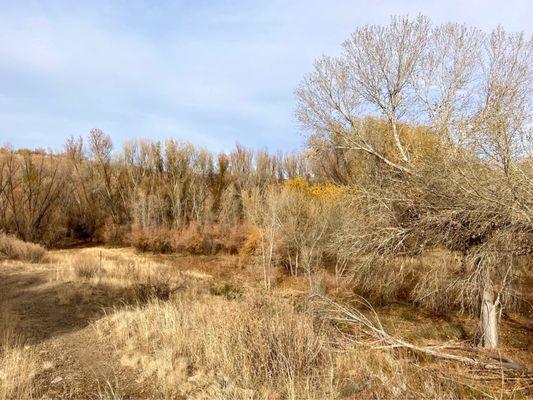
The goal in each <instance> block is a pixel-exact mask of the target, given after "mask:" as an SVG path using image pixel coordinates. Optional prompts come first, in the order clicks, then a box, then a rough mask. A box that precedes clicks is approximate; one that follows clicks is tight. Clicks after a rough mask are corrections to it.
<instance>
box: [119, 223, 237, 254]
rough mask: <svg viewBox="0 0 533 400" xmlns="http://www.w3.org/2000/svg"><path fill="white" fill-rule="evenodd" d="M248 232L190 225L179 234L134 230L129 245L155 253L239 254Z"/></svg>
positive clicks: (154, 228) (179, 231)
mask: <svg viewBox="0 0 533 400" xmlns="http://www.w3.org/2000/svg"><path fill="white" fill-rule="evenodd" d="M247 230H248V229H247V228H246V227H241V226H222V225H218V224H212V225H205V226H202V225H197V224H189V225H188V226H187V227H186V228H184V229H180V230H174V229H166V228H162V227H153V228H144V229H141V228H139V227H133V229H132V231H131V234H130V236H129V241H130V243H131V245H132V246H133V247H135V248H136V249H138V250H140V251H143V252H146V251H151V252H154V253H163V254H165V253H186V254H194V255H214V254H218V253H227V254H237V253H238V252H239V249H240V248H241V247H242V244H243V243H244V241H245V240H246V237H247Z"/></svg>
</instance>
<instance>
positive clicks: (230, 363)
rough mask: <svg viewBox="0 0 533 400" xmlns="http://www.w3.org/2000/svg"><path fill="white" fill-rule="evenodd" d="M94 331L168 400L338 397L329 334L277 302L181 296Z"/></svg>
mask: <svg viewBox="0 0 533 400" xmlns="http://www.w3.org/2000/svg"><path fill="white" fill-rule="evenodd" d="M215 315H216V318H214V317H213V316H215ZM97 326H98V330H99V332H100V333H101V336H102V338H112V340H113V341H115V345H116V346H117V348H118V349H119V350H121V352H122V354H123V357H122V361H123V363H124V364H126V365H129V366H132V367H134V368H135V369H136V370H138V371H140V372H141V374H142V376H143V378H144V379H145V380H146V381H147V382H149V381H151V380H153V379H155V380H156V382H157V385H156V386H157V387H159V388H160V389H161V393H160V394H161V395H164V396H165V397H173V396H185V397H186V398H192V397H190V396H192V395H193V394H194V393H195V392H198V391H201V392H203V393H204V395H205V397H203V398H232V399H251V398H288V399H296V398H311V399H326V398H334V397H335V390H336V389H335V387H334V383H333V378H334V377H333V373H334V372H333V364H332V360H333V353H332V350H331V348H330V347H329V346H328V334H327V330H326V329H325V327H324V326H323V325H321V324H320V323H317V321H315V319H314V318H313V316H312V315H311V314H310V313H308V312H297V311H296V310H295V309H294V307H292V306H291V305H289V304H288V303H286V302H283V301H280V300H274V299H267V298H265V297H258V296H251V297H250V296H245V297H243V298H242V299H240V300H238V301H229V300H226V299H225V298H224V297H220V296H209V295H207V294H206V295H198V294H197V295H196V296H195V298H194V299H193V298H191V297H190V296H180V297H178V298H176V299H174V300H173V301H170V302H161V301H153V302H150V303H149V304H147V305H146V306H144V307H135V308H132V309H130V310H128V311H122V312H119V313H116V314H114V315H112V316H111V317H109V318H108V319H106V320H104V321H102V322H101V323H99V324H98V325H97ZM176 383H178V384H176Z"/></svg>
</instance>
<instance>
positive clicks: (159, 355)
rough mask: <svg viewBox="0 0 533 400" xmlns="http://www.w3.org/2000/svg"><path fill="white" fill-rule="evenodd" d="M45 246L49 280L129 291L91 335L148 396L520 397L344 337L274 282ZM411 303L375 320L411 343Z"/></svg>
mask: <svg viewBox="0 0 533 400" xmlns="http://www.w3.org/2000/svg"><path fill="white" fill-rule="evenodd" d="M53 254H54V258H55V261H56V263H57V273H56V277H57V279H58V280H77V281H80V282H83V283H84V284H91V285H96V284H98V282H99V281H100V283H101V284H102V287H103V288H106V287H120V288H123V289H125V290H126V291H127V292H131V294H132V295H133V299H134V300H136V301H133V302H131V301H128V302H127V303H129V304H133V305H130V306H122V305H121V306H119V307H116V308H114V309H113V310H112V311H108V313H107V316H106V317H104V318H103V319H101V320H99V321H96V322H95V323H94V325H93V326H94V328H95V332H97V334H98V336H99V340H101V341H102V342H104V343H105V345H106V346H107V345H111V346H112V347H114V348H115V349H116V355H113V356H116V357H118V359H119V360H120V362H121V364H122V365H123V366H125V367H127V368H128V369H129V370H130V371H131V373H132V379H136V380H139V381H140V382H142V383H143V385H146V386H147V387H148V386H149V387H152V388H153V390H154V396H155V397H157V398H187V399H254V400H255V399H367V398H368V399H406V398H413V399H414V398H427V399H449V400H458V399H478V398H498V399H500V398H501V399H506V398H514V399H521V398H526V397H527V393H525V392H523V391H521V390H518V391H515V392H513V390H514V389H513V387H512V386H509V384H506V386H505V388H502V387H499V385H498V384H496V385H488V384H486V383H485V382H476V381H475V380H473V379H472V378H469V377H468V376H467V375H468V374H469V372H468V371H467V370H465V368H464V367H462V366H460V365H456V364H447V363H443V362H440V361H435V360H430V359H424V358H417V357H414V356H413V355H412V354H408V353H406V352H404V351H397V350H382V349H381V350H380V349H372V347H371V346H367V345H361V344H354V343H351V342H349V341H346V340H345V339H346V338H345V337H343V336H342V335H341V334H339V332H338V331H337V330H336V329H335V327H334V326H332V325H331V324H330V323H329V322H326V321H325V320H321V319H320V318H319V316H320V313H317V312H316V311H317V310H314V309H313V308H314V306H313V305H312V304H311V303H309V302H308V300H307V299H306V297H305V295H303V294H302V292H300V291H296V292H295V291H292V292H291V291H290V290H288V289H290V288H284V289H283V288H282V287H281V286H280V287H279V288H278V289H275V290H274V291H273V292H271V293H265V292H263V291H261V290H258V289H257V288H256V287H254V285H253V282H251V283H250V282H248V283H247V284H239V283H237V282H236V281H235V280H233V281H231V282H227V281H223V280H220V279H221V278H220V276H219V277H218V278H213V277H211V276H209V275H206V274H201V273H195V272H193V271H188V270H184V269H183V268H181V269H178V268H177V267H175V266H173V265H171V264H166V263H164V260H165V258H164V257H160V258H158V261H157V262H154V261H151V260H152V259H153V257H152V258H150V257H146V256H145V255H138V254H135V253H134V252H132V251H131V250H128V249H101V248H91V249H83V250H76V251H75V252H73V251H65V252H54V253H53ZM100 256H101V257H102V274H101V279H100V274H99V273H96V274H95V273H90V274H83V273H81V274H80V272H79V270H80V265H83V266H86V265H89V266H94V265H99V263H100ZM81 260H83V261H81ZM184 260H186V263H188V262H189V261H191V262H194V259H192V258H191V259H190V260H189V258H186V259H184ZM197 262H198V263H199V262H200V261H198V260H197ZM225 262H227V260H226V261H225ZM230 264H231V263H229V262H228V263H227V265H226V264H224V266H223V267H222V266H220V268H235V262H234V263H233V265H230ZM185 265H187V266H188V264H185ZM191 267H194V266H191ZM83 268H85V267H83ZM83 268H82V269H83ZM93 270H94V269H92V271H93ZM119 293H125V292H124V291H121V292H119ZM130 300H131V299H130ZM391 307H392V306H391ZM393 308H394V307H393ZM396 309H397V307H395V308H394V310H396ZM382 311H384V310H382ZM412 312H414V311H411V309H408V308H405V307H404V308H401V309H400V310H399V311H398V310H396V311H394V312H392V311H391V312H390V313H387V314H386V316H384V317H386V318H384V320H385V322H387V323H388V324H391V325H393V326H398V327H399V328H398V329H399V331H400V333H401V334H402V335H403V334H408V333H411V334H413V335H415V336H416V337H415V338H412V339H413V340H415V341H417V340H422V341H424V342H427V340H431V339H432V337H433V336H434V335H433V334H432V335H430V336H431V337H429V339H428V338H426V336H427V335H422V334H423V332H424V330H425V329H429V328H431V327H432V326H433V325H432V323H433V322H432V320H431V319H429V318H428V317H424V316H423V315H422V314H417V315H412ZM396 314H398V315H396ZM389 319H390V321H389ZM441 325H442V324H441ZM441 325H439V328H435V327H433V328H432V329H441ZM393 331H394V329H393ZM404 331H405V332H404ZM440 336H441V334H440V332H439V337H440ZM452 336H453V338H454V339H457V338H456V337H458V335H457V334H456V333H453V335H452ZM459 336H460V335H459ZM457 340H459V339H457ZM112 381H113V379H112V377H111V378H110V382H112ZM496 383H497V382H496ZM108 386H109V387H108ZM108 386H102V388H103V389H102V393H100V397H101V398H120V395H119V394H118V393H119V392H117V391H116V390H115V389H112V388H113V385H108ZM517 386H519V385H518V384H517ZM110 388H111V389H110ZM104 389H105V390H104ZM108 389H109V390H108Z"/></svg>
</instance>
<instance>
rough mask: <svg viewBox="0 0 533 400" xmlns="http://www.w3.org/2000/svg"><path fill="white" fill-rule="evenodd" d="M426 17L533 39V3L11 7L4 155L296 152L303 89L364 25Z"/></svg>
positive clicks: (3, 92)
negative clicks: (102, 135) (181, 144)
mask: <svg viewBox="0 0 533 400" xmlns="http://www.w3.org/2000/svg"><path fill="white" fill-rule="evenodd" d="M418 13H422V14H425V15H427V16H429V17H430V18H431V19H432V20H433V21H434V22H435V23H441V22H447V21H455V22H466V23H468V24H471V25H475V26H478V27H480V28H483V29H485V30H490V29H491V28H492V27H494V26H496V25H497V24H502V25H503V26H504V27H505V28H506V29H509V30H511V31H522V30H523V31H525V32H527V33H528V34H531V31H532V25H533V24H531V16H532V15H533V1H526V0H524V1H521V0H505V1H489V0H485V1H477V0H462V1H459V0H446V1H443V0H438V1H430V0H426V1H414V0H413V1H410V0H399V1H380V0H376V1H341V0H338V1H336V0H329V1H312V0H308V1H302V0H285V1H279V0H271V1H203V0H198V1H192V0H191V1H156V0H153V1H134V0H129V1H101V2H100V1H96V0H94V1H90V2H83V1H41V2H34V1H28V0H18V1H5V0H0V145H3V144H7V143H10V144H12V145H13V146H14V147H29V148H33V147H44V148H52V149H60V148H61V146H62V144H63V143H64V141H65V139H66V138H67V137H68V136H70V135H76V136H77V135H85V134H86V133H87V132H88V131H89V130H90V129H92V128H96V127H98V128H101V129H103V130H104V131H105V132H106V133H108V134H110V135H111V137H112V139H113V141H114V143H115V144H116V145H120V144H121V143H123V142H124V141H125V140H127V139H129V138H150V139H155V140H158V139H165V138H168V137H174V138H177V139H182V140H187V141H191V142H193V143H196V144H199V145H201V146H205V147H207V148H210V149H212V150H227V149H229V148H231V147H233V145H234V144H235V143H236V142H239V143H242V144H244V145H246V146H249V147H254V148H260V147H268V148H269V149H271V150H284V151H291V150H295V149H298V148H299V147H301V146H302V144H303V142H304V140H303V137H302V132H301V131H300V129H299V127H298V125H297V123H296V121H295V119H294V116H293V115H294V107H295V99H294V95H293V91H294V88H295V87H296V85H297V84H298V82H299V81H300V79H301V78H302V77H303V75H304V74H305V73H306V72H308V71H310V70H311V67H312V62H313V60H314V59H315V58H316V57H318V56H320V55H321V54H335V53H338V51H339V49H340V43H341V42H342V41H343V40H344V39H346V38H347V37H348V36H349V34H350V33H351V32H352V31H353V30H354V28H355V27H356V26H358V25H362V24H367V23H387V21H388V19H389V17H390V15H392V14H402V15H403V14H409V15H413V16H414V15H416V14H418Z"/></svg>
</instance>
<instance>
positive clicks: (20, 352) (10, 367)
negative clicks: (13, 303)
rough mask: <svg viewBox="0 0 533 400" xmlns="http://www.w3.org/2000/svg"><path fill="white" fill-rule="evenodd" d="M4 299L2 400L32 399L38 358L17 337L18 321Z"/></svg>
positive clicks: (0, 319)
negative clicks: (16, 326) (16, 327)
mask: <svg viewBox="0 0 533 400" xmlns="http://www.w3.org/2000/svg"><path fill="white" fill-rule="evenodd" d="M1 300H2V299H0V400H12V399H30V398H32V397H33V395H34V394H35V388H34V385H33V378H34V377H35V374H36V373H37V365H38V363H37V358H36V355H35V353H34V352H33V350H32V349H31V348H30V347H28V346H24V345H23V344H22V340H21V338H20V337H18V336H17V334H16V333H15V332H16V330H15V325H16V320H15V319H14V316H13V315H12V313H11V311H10V308H9V306H8V304H6V303H5V302H1Z"/></svg>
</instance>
